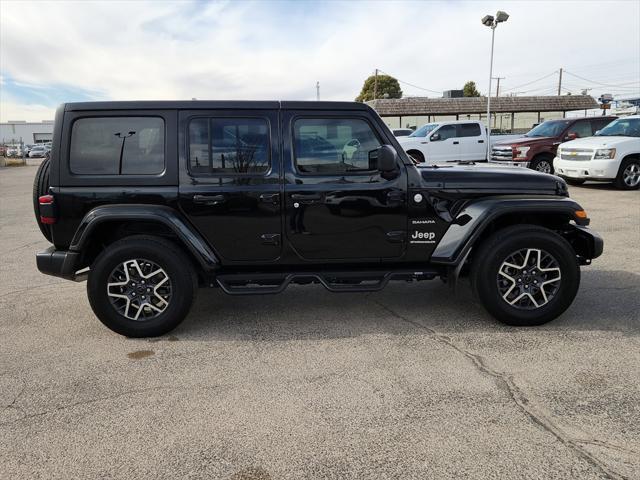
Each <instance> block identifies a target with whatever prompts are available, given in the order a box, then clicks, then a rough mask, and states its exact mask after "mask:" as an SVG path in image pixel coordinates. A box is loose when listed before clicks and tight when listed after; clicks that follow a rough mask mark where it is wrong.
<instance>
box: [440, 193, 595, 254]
mask: <svg viewBox="0 0 640 480" xmlns="http://www.w3.org/2000/svg"><path fill="white" fill-rule="evenodd" d="M578 210H582V207H581V206H580V205H579V204H578V203H577V202H575V201H574V200H571V199H570V198H564V197H563V198H560V197H550V198H543V197H539V198H507V197H491V198H484V199H481V200H478V201H475V202H472V203H469V204H467V205H466V206H465V207H464V209H462V211H461V212H460V213H459V214H458V215H456V218H455V219H454V220H453V222H452V224H451V226H450V227H449V228H448V229H447V231H446V232H445V234H444V235H443V237H442V239H441V240H440V242H439V243H438V246H437V247H436V248H435V250H434V251H433V254H432V255H431V262H433V263H438V264H444V265H452V266H456V265H458V264H460V263H461V262H462V261H463V260H464V259H465V258H466V257H467V255H468V253H469V251H470V250H471V248H472V247H473V245H474V243H475V241H476V240H477V239H478V237H479V236H480V235H482V233H483V232H484V231H485V229H486V228H487V226H488V225H489V224H490V223H491V222H492V221H494V220H496V219H498V218H499V217H501V216H503V215H506V214H510V213H517V214H523V215H524V214H527V213H536V214H538V213H543V214H544V213H560V214H563V215H566V216H567V217H568V218H569V219H572V220H574V221H575V222H576V224H577V225H579V226H586V225H588V223H589V220H588V219H579V218H577V217H576V216H575V212H576V211H578ZM574 228H575V229H576V230H578V231H579V234H580V235H583V236H584V235H587V236H592V237H593V239H592V240H593V243H594V244H595V245H594V246H593V253H594V256H593V257H592V258H595V257H597V256H599V255H600V253H602V240H601V239H600V237H599V236H598V235H597V234H595V232H593V234H592V233H591V231H590V230H589V229H586V228H579V227H574ZM585 232H586V233H585ZM598 242H599V243H600V244H599V245H598ZM598 249H599V251H598Z"/></svg>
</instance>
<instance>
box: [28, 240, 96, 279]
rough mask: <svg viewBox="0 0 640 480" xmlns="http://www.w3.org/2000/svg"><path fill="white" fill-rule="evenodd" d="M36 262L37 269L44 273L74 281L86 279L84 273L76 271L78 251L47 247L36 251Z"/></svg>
mask: <svg viewBox="0 0 640 480" xmlns="http://www.w3.org/2000/svg"><path fill="white" fill-rule="evenodd" d="M36 264H37V266H38V270H40V272H42V273H44V274H45V275H53V276H54V277H61V278H65V279H67V280H74V281H76V282H80V281H82V280H85V279H86V273H78V266H79V264H80V252H70V251H67V250H56V248H55V247H49V248H47V249H46V250H44V251H42V252H38V253H36Z"/></svg>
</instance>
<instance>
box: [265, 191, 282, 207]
mask: <svg viewBox="0 0 640 480" xmlns="http://www.w3.org/2000/svg"><path fill="white" fill-rule="evenodd" d="M279 200H280V194H279V193H263V194H262V195H260V201H261V202H264V203H272V204H274V205H276V204H277V203H278V202H279Z"/></svg>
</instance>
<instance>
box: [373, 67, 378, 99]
mask: <svg viewBox="0 0 640 480" xmlns="http://www.w3.org/2000/svg"><path fill="white" fill-rule="evenodd" d="M376 98H378V69H377V68H376V74H375V77H374V79H373V99H374V100H375V99H376Z"/></svg>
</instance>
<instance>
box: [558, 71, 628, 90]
mask: <svg viewBox="0 0 640 480" xmlns="http://www.w3.org/2000/svg"><path fill="white" fill-rule="evenodd" d="M564 73H566V74H568V75H571V76H572V77H576V78H579V79H580V80H584V81H585V82H589V83H591V84H593V85H601V86H603V87H615V88H618V87H620V86H621V85H628V84H629V83H634V82H628V83H623V84H611V83H602V82H596V81H595V80H589V79H588V78H584V77H581V76H580V75H576V74H575V73H571V72H569V71H567V70H565V71H564ZM635 83H638V82H635Z"/></svg>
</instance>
